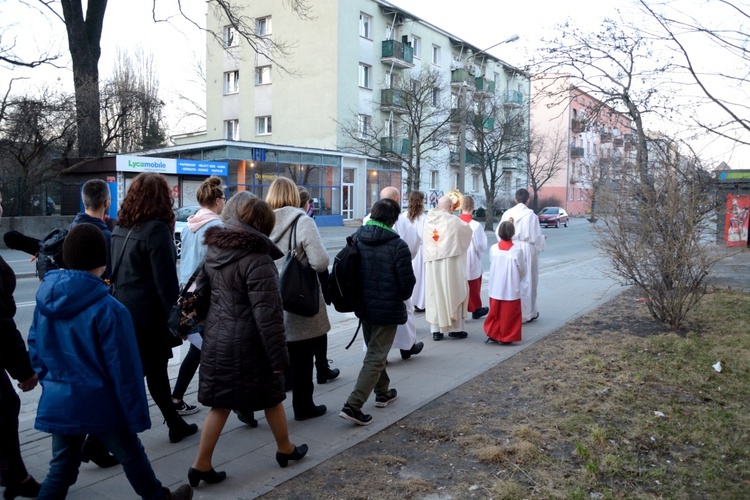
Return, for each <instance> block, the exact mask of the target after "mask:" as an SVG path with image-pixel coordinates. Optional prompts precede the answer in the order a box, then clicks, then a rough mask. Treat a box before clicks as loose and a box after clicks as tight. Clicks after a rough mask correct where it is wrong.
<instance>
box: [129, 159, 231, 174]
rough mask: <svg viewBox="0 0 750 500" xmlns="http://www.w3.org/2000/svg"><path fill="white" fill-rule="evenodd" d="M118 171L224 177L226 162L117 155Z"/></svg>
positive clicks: (226, 169)
mask: <svg viewBox="0 0 750 500" xmlns="http://www.w3.org/2000/svg"><path fill="white" fill-rule="evenodd" d="M116 165H117V166H116V169H117V171H118V172H158V173H160V174H182V175H204V176H207V175H218V176H222V177H226V176H227V174H228V164H227V162H222V161H206V160H186V159H175V158H150V157H147V156H124V155H117V162H116Z"/></svg>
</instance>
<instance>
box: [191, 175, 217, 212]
mask: <svg viewBox="0 0 750 500" xmlns="http://www.w3.org/2000/svg"><path fill="white" fill-rule="evenodd" d="M195 197H196V198H197V200H198V203H199V204H200V206H202V207H204V208H209V207H212V206H214V205H215V204H216V200H218V199H219V198H224V189H223V188H222V187H221V179H220V178H219V177H216V176H215V175H212V176H211V177H209V178H208V179H206V180H205V181H203V183H202V184H201V185H200V187H198V193H197V194H196V196H195Z"/></svg>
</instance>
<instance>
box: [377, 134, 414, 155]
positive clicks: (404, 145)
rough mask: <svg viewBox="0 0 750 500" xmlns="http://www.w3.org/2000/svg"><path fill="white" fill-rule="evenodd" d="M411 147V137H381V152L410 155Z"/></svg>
mask: <svg viewBox="0 0 750 500" xmlns="http://www.w3.org/2000/svg"><path fill="white" fill-rule="evenodd" d="M410 149H411V141H410V140H409V139H400V138H397V137H381V138H380V152H381V153H382V154H384V155H387V154H396V155H399V156H408V155H409V150H410Z"/></svg>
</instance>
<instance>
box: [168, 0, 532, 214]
mask: <svg viewBox="0 0 750 500" xmlns="http://www.w3.org/2000/svg"><path fill="white" fill-rule="evenodd" d="M236 3H237V4H238V5H239V4H242V3H244V4H245V5H244V10H243V15H245V16H248V17H249V18H252V19H253V22H254V23H255V32H256V33H258V34H260V35H262V36H263V37H264V39H266V40H268V41H271V40H273V41H274V42H276V43H284V44H288V45H289V46H290V48H291V50H290V55H289V57H286V58H277V59H275V61H276V62H274V61H272V60H271V58H269V57H268V56H267V55H264V54H263V50H262V49H263V47H262V46H261V51H256V50H254V49H253V48H252V47H250V46H249V45H248V44H247V42H246V41H245V40H242V39H241V38H240V37H239V36H238V35H237V32H236V30H235V29H234V28H233V27H232V26H231V24H230V23H229V22H228V21H227V20H226V19H222V18H220V17H215V16H214V15H213V11H212V9H209V17H208V21H207V26H208V28H209V30H211V31H213V32H214V33H221V34H222V39H221V40H216V39H215V38H213V37H211V36H208V37H207V49H206V50H207V58H206V76H207V88H206V94H207V96H206V110H207V121H206V132H205V134H200V135H193V136H190V137H183V138H182V139H181V140H180V142H179V146H177V147H175V148H166V149H164V150H162V151H161V152H160V154H167V155H175V154H178V155H188V156H192V157H199V158H200V159H205V160H222V161H227V162H228V164H229V175H228V179H227V183H228V185H229V186H230V190H236V189H248V190H252V191H253V192H255V193H256V194H258V195H259V196H263V195H265V192H266V190H267V187H268V185H269V184H270V183H271V182H272V181H273V179H275V178H276V177H277V176H280V175H284V176H289V177H291V178H293V179H294V180H295V182H297V183H298V184H301V185H304V186H306V187H307V188H308V190H310V191H311V194H312V196H313V198H315V199H316V200H317V202H318V203H317V206H316V210H317V212H318V215H319V217H318V222H319V224H320V223H326V221H325V218H326V217H331V218H333V222H332V223H336V221H340V220H347V219H357V218H361V217H363V216H364V215H365V214H366V213H368V212H369V210H370V207H371V206H372V204H373V203H374V202H375V201H377V199H378V194H379V192H380V190H381V189H382V188H383V187H385V186H389V185H393V186H397V187H400V188H402V191H403V194H404V197H405V196H406V194H407V193H406V192H407V190H408V189H407V187H406V186H405V180H406V176H405V173H404V169H403V168H402V164H401V163H400V162H399V161H396V160H394V158H393V155H388V154H387V153H389V152H391V153H392V152H394V148H395V149H397V150H398V151H399V152H401V153H404V154H407V155H408V154H409V153H410V152H411V151H412V150H413V148H414V147H415V145H414V143H413V142H412V141H411V135H410V134H411V133H412V131H411V130H410V127H408V126H407V125H405V123H404V121H403V120H402V119H401V118H400V115H401V114H403V112H404V108H403V105H402V104H401V103H400V95H399V93H398V91H397V90H396V89H397V88H399V86H400V85H401V86H402V85H403V82H409V81H411V82H415V81H418V79H419V75H420V72H422V71H423V70H424V69H430V70H435V71H437V72H439V74H440V75H441V82H443V83H442V84H441V85H439V86H436V88H435V89H434V92H433V94H432V95H433V100H434V103H433V104H434V105H435V106H438V105H444V106H445V117H446V118H447V117H448V116H449V114H450V108H451V107H456V106H458V105H459V104H463V105H465V104H466V103H472V102H475V100H476V99H475V96H477V97H483V98H486V97H487V96H489V95H500V96H502V98H504V99H506V100H507V108H508V109H518V110H519V112H521V113H524V116H525V120H526V124H528V96H529V91H530V80H529V77H528V75H527V74H526V73H524V72H523V71H521V70H519V69H518V68H514V67H512V66H511V65H508V64H506V63H504V62H503V61H501V60H499V59H497V58H494V57H492V56H490V55H489V54H487V53H485V52H484V51H483V50H482V49H481V48H479V47H476V46H473V45H471V44H470V43H468V42H466V41H464V40H462V39H460V38H458V37H456V36H453V35H451V34H450V33H448V32H447V31H445V30H442V29H440V28H438V27H436V26H433V25H431V24H430V23H429V22H428V21H426V20H424V19H421V18H418V17H417V16H414V15H412V14H410V13H408V12H406V11H404V10H403V9H400V8H399V7H397V6H396V5H394V4H392V3H390V2H386V1H382V0H316V1H315V2H314V3H313V8H314V15H315V19H313V20H303V19H299V18H298V17H297V16H296V15H295V14H294V13H293V12H291V10H290V9H289V8H288V5H287V4H286V3H285V2H280V1H278V0H252V1H246V2H236ZM261 43H262V42H261ZM487 123H490V121H487ZM488 126H489V125H488ZM351 127H356V132H357V134H358V135H359V136H361V137H365V138H366V137H368V136H369V135H372V134H379V135H380V137H374V138H373V139H375V144H377V145H378V147H375V148H371V150H370V151H362V150H361V148H359V149H358V148H354V147H352V144H351V135H352V134H351ZM445 127H446V133H445V134H444V135H445V137H446V140H445V144H444V145H442V143H441V144H440V145H439V147H436V148H434V149H433V150H432V151H431V152H430V154H429V155H428V157H427V158H426V160H427V161H425V164H424V168H423V169H422V171H421V174H420V176H419V187H420V189H421V190H422V191H425V192H426V193H427V194H428V198H429V199H430V200H431V201H432V202H433V203H434V202H436V201H437V198H438V197H439V196H441V195H442V194H444V193H447V192H448V191H450V190H451V189H454V188H456V187H457V185H458V183H459V182H463V184H464V186H463V191H464V192H465V193H470V194H474V195H476V197H477V199H478V201H479V203H478V205H479V206H483V205H484V191H483V187H482V183H481V176H480V173H481V168H482V167H481V165H479V163H480V162H478V161H477V155H474V154H472V147H473V137H471V132H470V130H466V127H461V126H459V124H457V123H446V124H445ZM526 130H528V126H527V127H526ZM347 131H348V132H347ZM459 133H460V137H459ZM448 138H449V139H448ZM460 151H464V154H463V155H462V154H460ZM523 161H524V159H523V158H520V157H515V158H513V159H509V160H508V161H507V165H503V175H504V177H503V187H502V188H503V189H505V190H506V191H507V193H504V194H510V193H511V191H512V190H514V189H515V188H517V187H520V186H525V185H526V170H525V163H523ZM460 172H463V175H460ZM404 202H405V200H404Z"/></svg>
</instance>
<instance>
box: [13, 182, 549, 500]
mask: <svg viewBox="0 0 750 500" xmlns="http://www.w3.org/2000/svg"><path fill="white" fill-rule="evenodd" d="M400 194H401V193H400V191H399V190H398V189H396V188H394V187H386V188H385V189H383V191H382V192H381V193H380V200H379V201H377V202H376V203H375V204H374V205H373V207H372V212H371V214H369V215H368V216H367V217H366V218H365V219H364V221H363V225H362V226H361V227H360V228H359V229H358V230H357V231H356V232H355V234H354V235H353V238H354V245H356V246H357V250H358V252H357V255H358V259H359V264H358V265H359V273H360V286H361V290H359V291H358V293H359V296H360V297H361V300H360V301H359V302H358V305H357V306H356V308H355V311H354V312H355V314H356V316H357V317H358V318H359V319H360V320H361V323H362V331H363V337H364V342H363V344H364V345H363V348H364V351H365V354H364V358H363V362H362V368H361V370H360V372H359V374H358V375H357V377H356V381H355V383H354V388H353V390H352V392H351V394H350V395H349V397H348V398H347V399H346V401H345V402H344V405H343V408H342V409H341V411H340V412H339V416H340V417H341V418H343V419H345V420H347V421H349V422H351V423H354V424H357V425H368V424H370V423H371V422H372V416H371V415H369V414H366V413H365V412H364V411H363V407H364V405H365V403H366V402H367V400H368V399H369V398H370V396H371V395H372V393H373V392H374V393H375V407H378V408H384V407H387V406H388V405H389V404H391V403H392V402H393V401H394V400H395V399H396V398H397V395H398V392H397V390H396V388H394V387H391V384H390V379H389V377H388V373H387V369H386V365H387V357H388V352H389V351H390V350H391V349H398V350H399V352H400V355H401V358H402V359H404V360H406V359H409V358H411V357H412V356H415V355H418V354H420V353H421V352H422V350H423V348H424V343H423V342H418V341H417V332H416V322H415V313H421V312H424V314H425V319H426V321H427V322H428V323H429V326H430V331H431V333H432V338H433V340H434V341H440V340H443V339H444V338H445V336H446V335H447V336H448V338H452V339H464V338H466V337H467V336H468V334H467V332H466V331H465V330H466V329H465V320H466V318H467V317H469V316H470V317H471V318H472V319H473V320H480V319H481V318H483V317H484V316H487V319H486V321H484V329H485V332H486V334H487V340H488V341H493V342H501V343H511V342H518V341H520V340H521V324H522V323H523V322H526V321H533V320H534V319H536V318H537V317H538V316H539V313H538V311H537V309H536V280H537V265H536V258H537V253H538V252H539V251H541V250H543V249H544V237H543V236H542V235H541V232H540V231H539V224H538V221H537V222H536V224H535V223H534V222H535V221H536V218H532V217H528V212H531V210H530V209H528V208H527V207H526V206H525V204H526V203H527V201H528V192H527V191H526V190H525V189H521V190H519V191H518V192H517V193H516V201H517V202H518V205H517V206H516V207H515V208H514V209H513V210H509V211H508V212H509V213H508V212H506V215H507V216H505V215H504V216H503V221H502V222H501V224H500V225H499V226H498V229H497V236H498V241H499V243H497V244H493V245H492V247H491V249H490V257H491V258H490V260H491V269H490V276H489V304H488V306H487V307H484V306H483V305H482V299H481V282H482V264H481V262H482V255H483V254H484V253H485V252H486V250H487V247H488V241H487V235H486V233H485V230H484V228H483V227H482V225H481V224H480V223H479V222H477V221H475V220H473V218H472V214H473V211H474V201H473V199H472V198H471V197H469V196H465V197H463V200H461V203H460V209H461V214H460V216H455V215H454V211H455V210H456V209H457V208H458V207H457V206H456V205H455V203H454V200H453V199H451V198H449V197H447V196H446V197H442V198H440V199H439V200H438V201H437V204H436V206H435V207H434V208H432V209H430V210H429V211H427V212H425V207H424V204H425V195H424V193H422V192H420V191H415V192H412V193H410V194H409V198H408V208H407V210H406V211H405V212H403V213H402V210H401V204H400ZM82 200H83V204H84V207H85V209H86V210H85V213H82V214H79V216H78V217H76V219H75V221H74V222H73V223H72V224H71V226H70V227H69V230H68V233H67V236H66V237H65V241H64V248H63V250H64V251H63V256H64V265H63V266H61V269H58V270H54V271H50V272H48V273H46V274H45V275H44V277H43V279H42V280H41V283H40V286H39V289H38V291H37V296H36V308H35V311H34V319H33V323H32V326H31V329H30V332H29V336H28V346H29V351H28V354H27V352H26V347H25V346H24V343H23V340H22V336H21V334H20V332H18V330H17V328H16V325H15V323H14V321H13V317H14V314H15V303H14V300H13V290H14V288H15V277H14V275H13V272H12V270H11V269H10V268H9V266H8V265H7V264H6V263H5V262H4V261H3V260H2V258H0V326H1V327H2V331H0V346H1V347H2V350H0V376H1V377H2V378H1V379H0V403H2V405H0V433H2V441H0V473H1V478H2V484H3V486H5V490H4V497H5V498H6V499H8V498H16V497H36V496H38V497H39V498H55V499H56V498H64V497H65V496H66V494H67V491H68V489H69V488H70V487H71V486H72V485H73V484H75V482H76V479H77V476H78V469H79V467H80V464H81V462H86V461H89V460H92V461H94V462H95V463H96V464H97V465H99V466H100V467H111V466H114V465H117V464H121V465H122V467H123V471H124V472H125V475H126V477H127V479H128V481H129V482H130V484H131V486H132V487H133V489H134V490H135V492H136V493H137V494H138V495H140V496H141V497H142V498H191V497H192V487H197V486H199V485H200V483H201V482H204V483H208V484H211V483H218V482H221V481H223V480H224V479H225V478H226V477H227V475H226V472H224V471H217V470H215V469H214V466H213V456H214V452H215V450H216V447H217V446H218V445H219V439H220V437H221V434H222V431H223V429H224V426H225V424H226V422H227V419H228V417H229V415H230V414H231V412H232V411H234V412H236V413H237V415H238V417H239V418H240V420H241V421H242V422H244V423H246V424H248V425H250V426H251V427H257V425H258V424H257V420H255V412H261V411H262V412H264V415H265V418H266V421H267V422H268V425H269V427H270V429H271V432H272V434H273V437H274V440H275V442H276V449H277V451H276V461H277V463H278V465H279V466H280V467H287V466H288V464H289V463H290V462H292V461H297V460H300V459H302V458H303V457H305V455H306V454H307V451H308V446H307V445H306V444H298V445H297V444H294V443H292V441H291V439H290V436H289V432H288V429H287V415H286V412H285V409H284V405H283V401H284V400H285V398H286V393H287V391H291V397H292V405H291V407H292V412H293V417H294V419H295V420H298V421H304V420H309V419H314V418H318V417H321V416H323V415H325V414H326V412H327V411H328V408H327V407H326V405H323V404H316V402H315V398H314V392H315V386H314V384H313V380H314V379H317V382H318V384H324V383H327V382H329V381H331V380H334V379H336V378H337V377H338V376H339V375H340V373H341V372H340V370H339V369H337V368H333V367H331V361H330V360H329V358H328V353H327V349H328V332H329V331H330V329H331V323H330V321H329V318H328V311H327V305H328V304H330V301H329V300H328V282H329V279H328V272H329V265H330V264H331V262H330V261H329V256H328V251H327V249H326V248H325V245H324V243H323V239H322V238H321V235H320V233H319V231H318V228H317V225H316V224H315V221H314V220H313V218H312V217H311V215H312V213H311V210H310V201H309V200H310V195H309V193H308V192H307V190H306V189H305V188H303V187H301V186H297V185H295V183H294V182H293V181H292V180H290V179H288V178H285V177H279V178H277V179H276V180H274V181H273V182H272V184H271V185H270V186H269V189H268V191H267V194H266V198H265V199H260V198H258V197H256V196H255V195H253V194H251V193H249V192H246V191H239V192H237V193H236V194H234V195H233V196H232V197H231V198H230V199H227V197H226V191H225V189H224V187H223V186H222V181H221V179H219V178H217V177H209V178H208V179H206V180H205V181H204V182H203V183H202V184H201V186H200V187H199V189H198V191H197V201H198V203H199V204H200V207H201V208H200V209H199V210H198V211H197V212H196V213H195V214H194V215H193V216H191V217H190V218H188V222H187V225H186V227H185V229H184V230H183V232H182V234H181V244H182V255H181V259H182V260H181V263H180V266H179V268H178V266H177V261H176V252H175V249H174V246H173V244H172V241H173V238H172V235H173V232H174V212H173V209H172V197H171V193H170V190H169V187H168V185H167V183H166V181H165V179H164V178H163V177H162V176H161V175H159V174H156V173H142V174H140V175H138V176H136V177H135V178H134V179H133V180H132V182H131V184H130V186H129V189H128V191H127V193H126V195H125V198H124V199H123V200H122V202H121V204H120V209H119V211H118V218H117V223H116V225H115V226H114V229H112V230H111V231H110V229H109V226H108V225H107V224H105V223H104V218H105V217H104V214H105V213H106V211H107V210H108V208H109V206H110V203H111V197H110V195H109V187H108V185H107V184H106V183H105V182H103V181H101V180H92V181H89V182H87V183H86V184H85V185H84V187H83V189H82ZM1 201H2V198H1V193H0V202H1ZM524 209H525V210H524ZM531 213H533V212H531ZM0 217H2V207H1V206H0ZM290 254H291V255H293V258H296V259H297V260H299V263H300V264H301V265H302V266H303V267H306V268H310V269H312V271H313V272H314V273H315V274H316V275H317V276H318V280H317V288H318V292H319V293H316V294H315V295H316V296H317V297H318V299H317V300H318V308H317V312H316V313H314V314H311V315H305V314H301V313H300V314H298V313H295V312H290V311H289V310H287V309H288V308H287V307H285V302H284V300H283V299H282V294H281V293H280V281H279V275H280V273H284V272H285V270H284V269H285V268H284V267H283V266H284V263H285V261H286V257H287V256H288V255H290ZM193 279H194V280H195V286H197V287H205V289H207V290H210V292H208V293H207V294H206V295H205V296H206V297H207V299H206V300H207V305H208V309H207V311H208V312H207V314H206V317H205V321H204V323H203V324H202V325H201V327H200V329H198V330H194V331H191V334H190V335H188V337H187V338H188V341H189V348H188V352H187V354H186V356H185V358H184V359H183V360H182V364H181V366H180V369H179V374H178V377H177V380H176V382H175V386H174V390H172V389H171V388H170V380H169V375H168V372H167V364H168V361H169V359H170V358H171V357H172V348H173V347H175V346H176V345H179V344H180V343H181V342H182V341H183V339H180V338H176V337H175V336H174V335H172V333H171V332H170V329H169V326H168V321H169V313H170V310H171V309H172V307H173V305H174V304H175V302H176V301H177V299H178V296H179V295H180V293H181V292H180V290H181V289H182V288H183V287H184V288H185V289H186V290H187V288H188V286H189V285H190V284H191V283H192V282H193ZM313 368H315V373H314V370H313ZM196 371H199V381H198V395H197V397H198V402H199V403H200V404H202V405H203V406H205V407H207V408H208V412H207V413H206V417H205V420H204V422H203V426H202V428H201V433H200V441H199V445H198V452H197V456H196V457H195V460H194V461H193V463H192V464H191V466H190V467H189V468H188V472H187V479H188V482H189V485H190V486H188V485H182V486H180V487H179V488H177V489H176V490H173V491H170V490H168V489H166V488H163V487H162V485H161V482H160V481H159V480H158V479H157V478H156V475H155V474H154V471H153V469H152V467H151V464H150V462H149V460H148V457H147V455H146V453H145V450H144V448H143V445H142V444H141V442H140V440H139V438H138V433H140V432H143V431H145V430H146V429H148V428H150V427H151V420H150V417H149V412H148V403H147V399H146V392H145V387H144V383H143V379H144V378H145V382H146V384H145V385H146V387H147V388H148V390H149V393H150V395H151V398H152V399H153V401H154V402H155V404H156V405H157V407H158V409H159V411H160V413H161V414H162V416H163V418H164V421H165V423H166V425H167V428H168V438H169V441H170V442H171V443H177V442H180V441H182V440H183V439H185V438H187V437H189V436H191V435H193V434H196V433H197V432H198V426H197V425H196V424H189V423H187V422H186V421H185V420H184V419H183V416H186V415H191V414H194V413H196V412H198V411H200V409H199V408H198V407H197V406H196V405H194V404H192V402H191V401H185V399H184V398H185V394H186V390H187V387H188V386H189V384H190V382H191V380H192V379H193V378H194V375H195V372H196ZM9 375H10V376H11V377H13V378H14V379H16V380H17V381H18V383H17V386H18V387H19V389H20V390H22V391H29V390H32V389H34V388H35V386H36V385H37V382H39V383H40V384H41V386H42V395H41V398H40V401H39V407H38V411H37V415H36V421H35V428H36V429H38V430H40V431H43V432H47V433H50V434H51V435H52V458H51V461H50V468H49V472H48V475H47V477H46V478H45V480H44V481H43V482H42V483H41V485H40V484H39V483H37V482H36V481H35V480H34V478H32V477H31V476H30V475H29V474H28V472H27V471H26V468H25V467H24V464H23V460H22V458H21V453H20V445H19V440H18V414H19V410H20V402H19V398H18V396H17V394H16V392H15V390H14V389H13V387H12V384H11V381H10V378H9Z"/></svg>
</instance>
